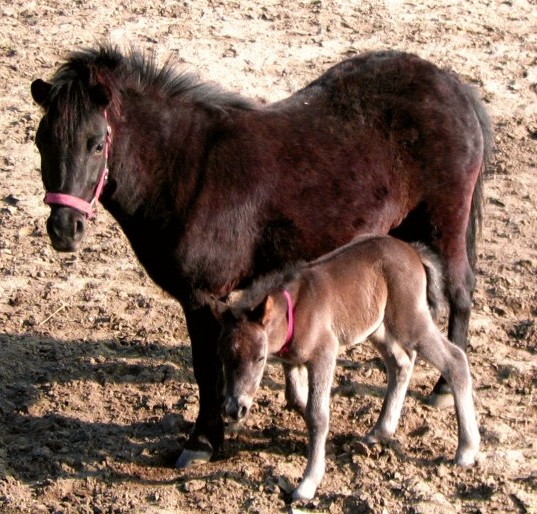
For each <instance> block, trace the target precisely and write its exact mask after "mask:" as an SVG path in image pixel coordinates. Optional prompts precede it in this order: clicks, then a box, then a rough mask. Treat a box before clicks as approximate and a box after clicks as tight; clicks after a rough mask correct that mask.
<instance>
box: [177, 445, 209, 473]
mask: <svg viewBox="0 0 537 514" xmlns="http://www.w3.org/2000/svg"><path fill="white" fill-rule="evenodd" d="M212 456H213V452H212V451H209V450H189V449H187V448H185V449H184V450H183V451H182V453H181V455H179V458H178V459H177V462H176V463H175V467H176V468H179V469H184V468H189V467H190V466H195V465H197V464H203V463H205V462H209V461H210V460H211V457H212Z"/></svg>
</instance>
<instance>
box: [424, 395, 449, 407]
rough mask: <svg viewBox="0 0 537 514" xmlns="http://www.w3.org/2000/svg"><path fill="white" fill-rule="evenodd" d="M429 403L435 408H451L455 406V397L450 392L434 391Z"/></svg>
mask: <svg viewBox="0 0 537 514" xmlns="http://www.w3.org/2000/svg"><path fill="white" fill-rule="evenodd" d="M427 403H428V405H430V406H431V407H434V408H435V409H438V410H445V409H450V408H452V407H454V405H455V400H454V399H453V395H452V394H450V393H448V394H437V393H432V394H431V396H430V397H429V400H428V402H427Z"/></svg>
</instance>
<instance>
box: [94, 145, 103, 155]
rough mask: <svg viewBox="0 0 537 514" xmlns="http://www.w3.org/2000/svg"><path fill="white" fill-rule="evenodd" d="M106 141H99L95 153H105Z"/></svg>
mask: <svg viewBox="0 0 537 514" xmlns="http://www.w3.org/2000/svg"><path fill="white" fill-rule="evenodd" d="M103 150H104V143H98V144H97V146H96V147H95V153H103Z"/></svg>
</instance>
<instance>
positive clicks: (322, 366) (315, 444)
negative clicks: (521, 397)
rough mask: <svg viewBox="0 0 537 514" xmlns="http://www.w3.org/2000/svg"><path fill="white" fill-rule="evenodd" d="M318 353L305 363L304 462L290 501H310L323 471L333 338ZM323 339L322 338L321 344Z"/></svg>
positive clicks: (335, 343)
mask: <svg viewBox="0 0 537 514" xmlns="http://www.w3.org/2000/svg"><path fill="white" fill-rule="evenodd" d="M330 339H331V340H329V341H328V342H327V343H326V346H325V347H324V348H322V353H321V354H320V355H316V356H315V360H314V361H312V362H310V363H309V364H308V383H309V393H308V404H307V406H306V415H305V418H306V425H307V427H308V436H309V441H308V464H307V466H306V471H305V472H304V477H303V478H302V481H301V482H300V484H299V486H298V487H297V488H296V489H295V490H294V491H293V493H292V498H293V500H311V499H312V498H313V497H314V495H315V491H316V490H317V487H318V486H319V484H320V483H321V480H322V478H323V476H324V470H325V447H326V437H327V435H328V425H329V419H330V390H331V387H332V380H333V378H334V368H335V365H336V356H337V340H335V338H333V337H330ZM324 342H326V339H323V343H324Z"/></svg>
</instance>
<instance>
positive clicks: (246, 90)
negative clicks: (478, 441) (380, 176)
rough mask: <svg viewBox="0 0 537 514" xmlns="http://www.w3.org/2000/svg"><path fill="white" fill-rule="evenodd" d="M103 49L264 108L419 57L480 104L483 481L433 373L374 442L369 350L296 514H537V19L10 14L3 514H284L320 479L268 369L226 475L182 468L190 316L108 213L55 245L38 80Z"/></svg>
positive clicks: (338, 2) (475, 2)
mask: <svg viewBox="0 0 537 514" xmlns="http://www.w3.org/2000/svg"><path fill="white" fill-rule="evenodd" d="M104 38H107V39H110V40H111V41H113V42H116V43H119V44H121V45H122V46H124V47H126V46H128V45H130V44H134V45H136V46H138V47H141V48H144V49H148V50H151V51H155V52H156V54H157V56H158V58H159V59H164V58H165V57H167V56H168V55H169V54H172V55H173V56H174V58H175V59H176V60H177V62H178V66H179V68H181V69H185V70H188V71H197V72H199V74H200V75H201V76H202V77H203V78H204V79H206V80H211V81H216V82H219V83H220V84H222V85H223V86H225V87H226V88H228V89H232V90H236V91H240V92H242V93H243V94H245V95H247V96H250V97H255V98H258V99H264V100H266V101H274V100H277V99H280V98H283V97H285V96H286V95H288V94H290V93H291V92H293V91H295V90H296V89H298V88H299V87H301V86H303V85H305V84H306V83H307V82H308V81H310V80H311V79H313V78H314V77H316V76H317V75H318V74H319V73H321V72H322V71H323V70H324V69H326V68H327V67H328V66H330V65H331V64H333V63H335V62H337V61H339V60H341V59H343V58H345V57H348V56H350V55H353V54H355V53H356V52H360V51H364V50H368V49H380V48H399V49H404V50H409V51H413V52H416V53H418V54H419V55H421V56H422V57H425V58H428V59H431V60H432V61H434V62H436V63H438V64H439V65H441V66H448V67H451V68H453V69H454V70H456V71H457V72H458V73H459V74H460V75H461V76H462V77H463V78H464V79H465V80H467V81H469V82H472V83H475V84H477V86H478V87H479V88H480V91H481V93H482V96H483V98H484V99H485V101H486V103H487V106H488V109H489V111H490V114H491V116H492V119H493V121H494V127H495V139H496V145H497V148H496V153H495V158H494V162H493V164H492V166H491V169H490V170H489V172H488V174H487V176H486V180H485V187H486V190H485V197H486V205H485V219H484V224H483V233H482V237H481V241H480V246H479V248H480V250H479V281H478V289H477V294H476V298H475V310H474V314H473V317H472V322H471V349H470V358H471V362H472V372H473V376H474V380H475V391H476V398H477V407H478V414H479V422H480V428H481V433H482V438H483V445H482V452H481V453H480V455H479V461H478V463H477V465H476V466H475V467H474V468H472V469H469V470H461V469H457V468H455V467H453V466H452V464H451V463H450V459H451V458H452V456H453V453H454V450H455V444H456V432H455V430H456V429H455V420H454V414H453V412H452V411H451V410H446V411H436V410H433V409H431V408H429V407H427V405H426V404H425V403H424V398H425V396H426V394H427V393H428V392H429V391H430V388H431V387H432V385H433V384H434V382H435V380H436V373H435V372H434V371H433V370H432V369H430V368H427V367H426V366H424V365H419V366H418V367H417V370H416V373H415V376H414V378H413V380H412V382H411V394H410V396H409V398H408V399H407V402H406V406H405V409H404V413H403V420H402V424H401V426H400V429H399V431H398V434H397V438H396V439H395V440H394V441H393V442H392V443H390V444H385V445H382V446H380V447H375V448H372V449H368V448H366V447H364V446H363V445H362V444H361V443H360V440H359V436H360V435H362V434H364V432H365V431H366V430H367V429H368V427H369V426H370V425H371V423H372V422H373V420H374V418H375V416H376V414H377V412H378V410H379V408H380V403H381V395H382V392H383V388H384V379H385V377H384V372H383V370H382V366H381V364H380V361H379V359H378V358H377V357H376V355H375V354H374V353H373V352H372V351H371V349H370V348H369V347H368V346H367V345H365V346H364V347H362V348H358V349H354V350H352V351H351V352H349V353H343V354H342V355H341V362H340V364H341V365H340V366H339V369H338V372H337V379H336V382H335V385H334V391H333V412H332V428H331V435H330V444H329V448H328V469H327V475H326V478H325V480H324V482H323V483H322V486H321V488H320V490H319V494H318V496H317V498H316V499H315V500H314V501H313V502H311V503H310V504H308V505H305V506H301V507H300V508H301V509H303V510H311V511H314V512H335V513H337V512H348V513H360V512H363V513H369V512H371V513H398V512H403V513H438V514H440V513H441V514H444V513H446V514H447V513H455V512H475V513H489V512H498V513H504V512H515V513H535V512H537V406H536V403H537V402H536V390H537V362H536V353H537V327H536V321H535V319H536V314H537V281H536V278H535V277H536V276H537V243H536V241H537V200H536V189H535V177H536V175H535V174H536V169H537V152H536V149H537V102H536V100H537V97H536V93H537V5H536V3H535V0H530V1H525V0H511V1H499V0H497V1H496V0H488V1H487V0H483V1H479V0H465V1H462V0H447V1H441V0H420V1H419V2H418V1H417V0H412V1H403V0H385V1H383V2H382V1H379V2H373V1H371V0H364V1H361V2H354V1H348V0H311V1H309V0H308V1H298V2H292V3H289V2H284V1H283V0H268V1H263V2H261V1H260V0H244V1H243V0H230V1H223V0H212V1H211V0H184V1H180V2H176V1H162V2H154V3H153V5H149V2H143V1H141V0H125V1H123V2H115V1H109V2H102V1H100V0H89V1H82V0H76V1H74V2H57V1H53V0H42V1H40V2H35V1H30V2H23V1H20V0H12V1H10V2H3V3H2V4H1V8H0V56H1V61H0V96H1V98H0V124H1V128H2V130H1V133H0V231H1V232H0V233H1V237H0V273H1V275H0V276H1V287H0V512H2V513H9V514H13V513H26V512H31V513H40V512H42V513H46V512H50V513H96V514H97V513H172V512H173V513H175V512H229V513H233V512H262V513H268V512H286V511H288V510H289V509H290V507H289V506H288V505H286V504H285V501H284V500H285V498H284V495H283V493H282V491H281V487H283V488H285V485H286V481H289V482H291V483H296V481H297V480H298V478H299V477H300V474H301V471H302V469H303V466H304V463H305V458H304V453H305V431H304V425H303V422H302V421H301V420H300V419H299V418H298V417H296V416H295V415H294V414H292V413H289V412H286V411H284V410H283V408H282V407H283V392H282V375H281V372H280V370H279V368H278V366H276V365H273V366H270V367H269V370H268V373H267V376H266V379H265V380H264V382H263V386H262V390H261V391H260V394H259V397H258V402H257V406H256V408H255V410H254V412H253V415H252V416H251V417H250V419H249V420H248V422H247V426H246V427H245V429H244V430H243V432H242V433H241V434H240V436H239V437H238V438H237V439H234V440H229V441H228V442H227V445H226V450H225V455H224V459H222V460H219V461H217V462H214V463H211V464H208V465H206V466H203V467H197V468H193V469H189V470H186V471H178V470H175V469H174V468H173V462H174V459H175V457H176V456H177V454H178V452H179V451H180V448H181V447H182V445H183V443H184V442H185V440H186V437H187V434H188V432H189V430H190V428H191V427H192V423H193V421H194V419H195V416H196V412H197V398H196V386H195V383H194V381H193V376H192V372H191V362H190V348H189V342H188V336H187V333H186V330H185V325H184V320H183V317H182V312H181V309H180V308H179V306H178V305H177V304H176V303H175V302H174V301H172V300H171V299H170V298H168V297H166V296H164V295H163V294H162V293H161V292H160V291H159V290H158V289H157V288H156V287H155V286H154V285H153V284H152V283H151V282H150V281H149V279H148V278H147V277H146V276H145V275H144V272H143V271H142V269H141V268H140V266H139V265H138V263H137V262H136V260H135V258H134V256H133V254H132V252H131V250H130V248H129V246H128V244H127V243H126V241H125V239H124V238H123V235H122V234H121V233H120V231H119V230H118V228H117V226H116V225H115V224H114V223H113V221H112V220H111V219H110V218H109V216H108V215H107V214H106V213H105V212H103V211H102V210H101V212H100V213H99V216H98V218H97V221H96V222H95V223H94V224H92V226H91V227H90V230H89V232H90V234H89V236H88V238H87V240H86V241H85V244H84V247H83V249H82V250H81V251H80V252H78V253H77V254H76V255H58V254H56V253H55V252H54V251H53V250H52V249H51V247H50V245H49V241H48V238H47V236H46V232H45V229H44V227H45V220H46V217H47V212H48V209H47V208H46V207H45V206H44V205H43V204H42V195H43V191H42V186H41V183H40V178H39V173H38V166H39V159H38V154H37V151H36V149H35V147H34V145H33V137H34V133H35V129H36V126H37V123H38V120H39V117H40V112H39V109H38V108H37V107H36V106H35V105H34V104H33V102H32V100H31V97H30V94H29V86H30V82H31V80H32V79H34V78H37V77H43V78H47V77H50V75H51V74H52V72H53V70H54V69H55V68H56V67H57V65H58V63H59V62H60V61H61V59H62V58H63V57H64V56H65V55H66V53H67V52H68V51H70V50H73V49H75V48H78V47H80V46H88V45H92V44H94V43H95V42H96V41H101V40H103V39H104Z"/></svg>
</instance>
